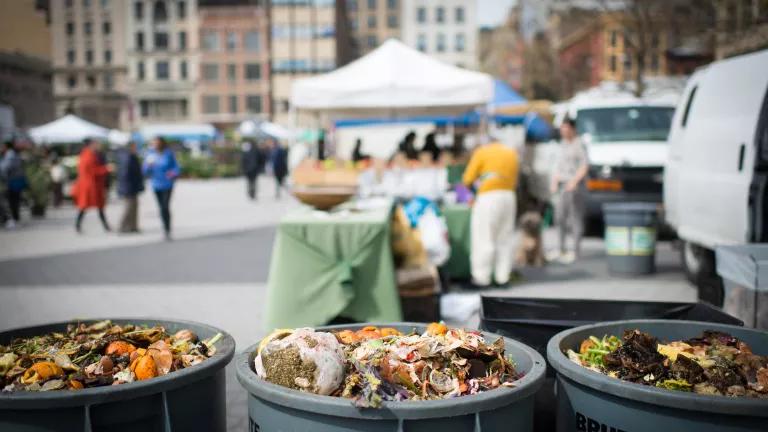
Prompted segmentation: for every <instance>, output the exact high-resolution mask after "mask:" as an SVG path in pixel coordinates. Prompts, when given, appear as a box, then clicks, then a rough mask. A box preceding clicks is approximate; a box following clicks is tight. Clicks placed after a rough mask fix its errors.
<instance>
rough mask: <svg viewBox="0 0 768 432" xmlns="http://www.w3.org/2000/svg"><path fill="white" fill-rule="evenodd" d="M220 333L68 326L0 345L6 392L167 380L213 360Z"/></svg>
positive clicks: (1, 383)
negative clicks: (165, 377) (210, 335)
mask: <svg viewBox="0 0 768 432" xmlns="http://www.w3.org/2000/svg"><path fill="white" fill-rule="evenodd" d="M220 338H221V334H218V335H216V336H214V337H213V338H211V339H209V340H207V341H199V340H198V337H197V335H195V334H194V333H193V332H191V331H190V330H180V331H178V332H176V333H175V334H169V333H167V332H166V331H165V329H164V328H163V327H160V326H155V327H142V326H135V325H130V324H129V325H117V324H113V323H112V322H111V321H100V322H97V323H94V324H91V325H86V324H84V323H77V324H69V325H68V326H67V329H66V332H64V333H55V332H54V333H48V334H45V335H41V336H35V337H30V338H20V339H14V340H12V341H11V343H10V344H8V345H0V388H2V390H3V391H4V392H15V391H49V390H65V389H69V390H78V389H83V388H88V387H99V386H106V385H117V384H125V383H130V382H133V381H142V380H146V379H151V378H154V377H157V376H161V375H165V374H168V373H170V372H173V371H175V370H179V369H184V368H187V367H190V366H194V365H196V364H199V363H201V362H202V361H204V360H206V359H207V358H209V357H211V356H212V355H213V354H214V353H215V352H216V348H215V347H214V344H215V343H216V342H217V341H218V340H219V339H220Z"/></svg>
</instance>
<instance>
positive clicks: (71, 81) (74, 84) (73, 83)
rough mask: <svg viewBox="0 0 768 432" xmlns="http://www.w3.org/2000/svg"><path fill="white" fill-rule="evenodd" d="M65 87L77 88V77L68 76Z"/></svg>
mask: <svg viewBox="0 0 768 432" xmlns="http://www.w3.org/2000/svg"><path fill="white" fill-rule="evenodd" d="M67 87H69V88H70V89H73V88H75V87H77V77H75V76H74V75H70V76H69V78H67Z"/></svg>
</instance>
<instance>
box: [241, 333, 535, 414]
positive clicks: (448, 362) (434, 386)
mask: <svg viewBox="0 0 768 432" xmlns="http://www.w3.org/2000/svg"><path fill="white" fill-rule="evenodd" d="M255 368H256V373H257V374H258V376H260V377H261V378H263V379H265V380H267V381H269V382H272V383H275V384H279V385H282V386H284V387H289V388H293V389H296V390H302V391H307V392H310V393H316V394H321V395H331V396H339V397H344V398H349V399H352V400H353V402H354V404H355V405H356V406H359V407H379V406H380V405H381V403H382V402H385V401H406V400H430V399H447V398H452V397H458V396H465V395H472V394H476V393H480V392H483V391H487V390H492V389H495V388H498V387H512V386H514V382H515V381H516V380H518V379H519V378H520V377H521V375H520V374H519V373H518V372H517V371H516V370H515V367H514V364H513V362H512V360H511V359H508V358H506V357H505V356H504V339H502V338H499V339H498V340H497V341H495V342H493V343H490V344H489V343H487V342H486V341H485V339H484V338H483V336H482V335H481V333H479V332H475V331H467V330H461V329H448V328H447V327H446V326H445V324H441V323H432V324H430V325H429V326H428V327H427V330H426V332H424V333H423V334H417V333H415V332H414V333H411V334H408V335H405V334H402V333H401V332H399V331H398V330H396V329H394V328H377V327H365V328H363V329H361V330H358V331H352V330H343V331H339V332H334V333H328V332H318V331H315V330H313V329H309V328H302V329H296V330H276V331H275V332H273V333H272V334H271V335H270V336H268V337H266V338H265V339H264V340H262V342H261V344H260V345H259V352H258V355H257V356H256V359H255Z"/></svg>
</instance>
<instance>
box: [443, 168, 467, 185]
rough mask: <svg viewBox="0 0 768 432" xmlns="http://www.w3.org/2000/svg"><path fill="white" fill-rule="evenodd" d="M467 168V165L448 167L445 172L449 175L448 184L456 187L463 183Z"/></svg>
mask: <svg viewBox="0 0 768 432" xmlns="http://www.w3.org/2000/svg"><path fill="white" fill-rule="evenodd" d="M466 168H467V164H456V165H448V166H447V167H445V170H446V171H447V173H448V175H447V176H448V184H449V185H454V184H458V183H461V177H462V176H464V170H465V169H466Z"/></svg>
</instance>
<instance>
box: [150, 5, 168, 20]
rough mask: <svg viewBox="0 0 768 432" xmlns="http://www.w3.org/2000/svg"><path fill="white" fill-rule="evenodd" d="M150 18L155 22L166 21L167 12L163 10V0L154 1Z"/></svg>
mask: <svg viewBox="0 0 768 432" xmlns="http://www.w3.org/2000/svg"><path fill="white" fill-rule="evenodd" d="M152 18H153V19H154V20H155V22H165V21H168V10H167V9H166V8H165V0H156V1H155V6H154V8H153V9H152Z"/></svg>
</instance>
